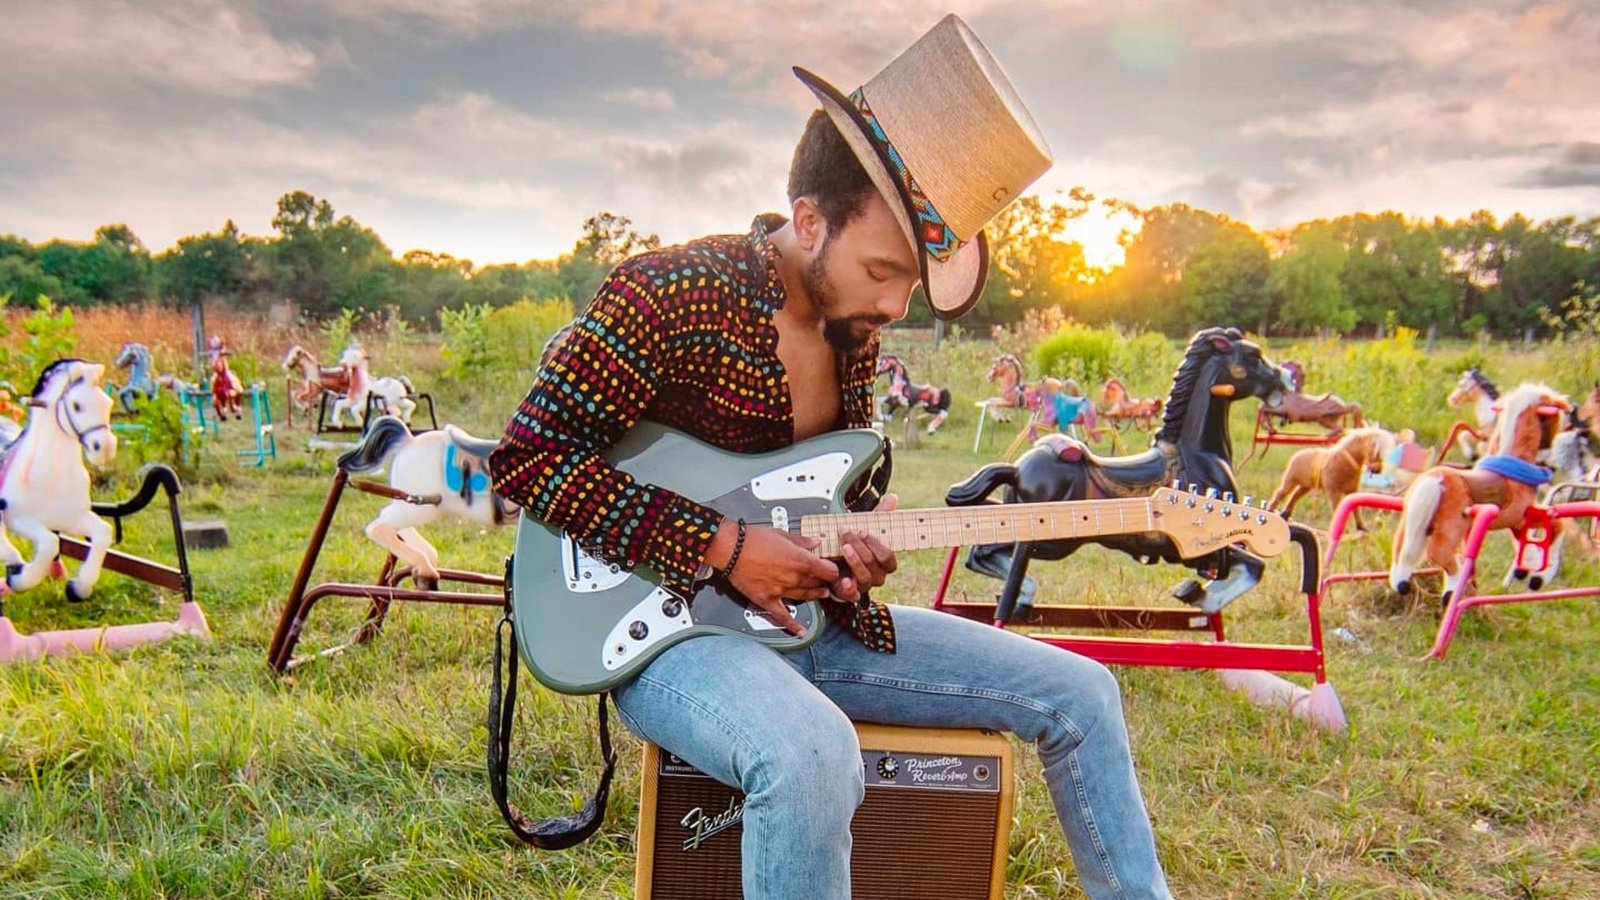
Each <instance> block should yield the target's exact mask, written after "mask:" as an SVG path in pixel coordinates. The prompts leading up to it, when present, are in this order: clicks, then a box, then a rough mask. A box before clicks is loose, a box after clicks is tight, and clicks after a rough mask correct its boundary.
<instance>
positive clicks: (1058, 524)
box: [800, 497, 1158, 557]
mask: <svg viewBox="0 0 1600 900" xmlns="http://www.w3.org/2000/svg"><path fill="white" fill-rule="evenodd" d="M1156 530H1158V529H1157V527H1156V524H1155V519H1154V517H1153V516H1152V515H1151V500H1150V498H1149V497H1138V498H1127V499H1117V500H1078V501H1065V502H1056V503H1007V504H995V505H988V506H959V507H935V508H932V509H897V510H893V511H890V512H860V513H833V514H826V515H811V516H805V517H803V518H801V520H800V533H801V534H802V535H805V536H806V537H814V538H817V539H819V540H820V541H822V545H821V546H820V547H818V548H817V554H818V555H820V556H824V557H829V556H838V555H839V553H840V544H839V535H840V534H841V533H844V532H854V533H856V534H865V535H872V536H873V537H876V538H877V539H878V540H880V541H882V542H883V543H884V544H885V545H886V546H887V547H888V548H889V549H890V550H893V551H895V552H900V551H904V550H931V549H935V548H939V547H959V546H963V545H971V544H1006V543H1014V542H1016V541H1053V540H1062V539H1066V538H1089V537H1098V536H1101V535H1109V534H1133V533H1137V532H1142V531H1156Z"/></svg>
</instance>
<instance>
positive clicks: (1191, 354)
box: [1156, 328, 1244, 444]
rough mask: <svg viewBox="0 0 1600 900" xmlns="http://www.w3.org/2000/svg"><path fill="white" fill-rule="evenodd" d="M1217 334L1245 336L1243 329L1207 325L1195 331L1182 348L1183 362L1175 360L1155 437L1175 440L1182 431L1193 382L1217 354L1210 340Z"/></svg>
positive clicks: (1197, 379) (1191, 395)
mask: <svg viewBox="0 0 1600 900" xmlns="http://www.w3.org/2000/svg"><path fill="white" fill-rule="evenodd" d="M1218 337H1224V338H1227V339H1228V340H1229V341H1239V340H1242V339H1243V338H1244V333H1243V332H1241V331H1239V329H1237V328H1207V329H1205V330H1203V331H1198V332H1195V336H1194V337H1193V338H1191V339H1190V340H1189V346H1188V347H1186V348H1184V351H1183V362H1180V363H1178V371H1177V372H1176V373H1174V374H1173V376H1172V390H1171V391H1170V392H1169V393H1168V394H1167V404H1166V405H1167V410H1166V412H1165V413H1164V414H1163V415H1162V418H1161V430H1160V431H1159V432H1157V433H1156V440H1158V441H1166V442H1167V443H1172V444H1176V443H1178V441H1179V437H1180V435H1181V434H1182V432H1183V419H1184V417H1185V416H1187V415H1188V414H1189V403H1190V401H1191V400H1192V399H1193V398H1194V386H1195V383H1196V382H1197V381H1199V379H1200V371H1201V369H1203V368H1205V364H1206V363H1207V362H1208V361H1209V360H1210V359H1211V357H1213V356H1215V355H1216V354H1217V349H1216V348H1215V347H1214V346H1212V344H1211V341H1212V339H1213V338H1218Z"/></svg>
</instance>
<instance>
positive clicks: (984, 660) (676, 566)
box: [491, 16, 1167, 900]
mask: <svg viewBox="0 0 1600 900" xmlns="http://www.w3.org/2000/svg"><path fill="white" fill-rule="evenodd" d="M796 74H797V75H798V76H799V77H800V78H801V79H802V80H803V81H804V82H805V83H806V85H807V87H809V88H811V90H812V91H813V92H814V93H815V94H816V95H817V97H818V99H819V100H820V101H821V102H822V105H823V109H822V110H819V111H817V112H816V113H814V114H813V115H812V116H811V118H810V120H809V121H808V122H807V124H806V128H805V132H804V134H803V135H802V137H801V138H800V141H799V144H798V146H797V147H796V149H795V155H794V160H793V163H792V166H791V169H790V174H789V198H790V203H791V206H790V218H789V219H787V220H785V219H783V218H781V217H777V216H762V217H759V218H757V219H756V221H755V224H754V226H753V227H752V229H751V231H750V233H749V234H748V235H743V236H720V237H710V238H705V239H703V240H699V241H694V242H691V243H689V244H685V245H683V246H681V247H674V248H668V249H664V250H660V251H657V252H652V253H647V254H644V255H642V256H638V257H634V258H633V259H630V260H628V261H626V262H624V263H622V264H621V265H619V266H618V267H617V268H616V269H615V270H613V271H612V273H611V274H610V276H609V277H608V279H607V280H606V282H605V284H604V285H602V286H601V288H600V290H599V292H598V293H597V294H596V296H595V298H594V300H593V301H592V302H591V303H590V305H589V307H588V308H587V309H586V310H585V311H584V313H583V314H582V315H581V316H580V317H579V319H578V321H577V322H576V323H575V326H574V327H573V329H572V331H571V333H570V334H569V335H568V336H567V338H566V339H565V340H564V341H563V342H562V344H561V345H560V347H559V348H558V349H557V350H556V351H555V352H554V354H553V355H552V357H551V358H550V360H549V362H548V364H547V365H546V366H544V367H543V368H542V369H541V371H540V374H539V376H538V379H537V381H536V382H535V384H534V386H533V389H532V390H531V391H530V392H529V394H528V396H527V398H526V399H525V400H524V401H523V403H522V405H521V407H520V409H519V410H518V411H517V413H516V415H515V416H514V417H513V418H512V420H511V422H510V423H509V424H508V425H507V427H506V434H505V437H504V439H503V440H502V442H501V444H500V447H499V449H498V450H497V451H496V452H495V454H494V456H493V458H492V463H491V464H492V469H493V471H494V474H495V484H496V487H497V488H498V489H499V490H500V491H501V492H502V493H503V494H504V495H505V496H506V497H507V498H508V499H510V500H513V501H515V502H517V503H519V504H521V505H522V506H523V508H524V509H526V510H527V511H528V512H529V513H530V514H532V515H534V516H536V517H538V518H540V519H541V520H543V521H545V522H547V523H548V524H550V525H552V526H554V527H557V528H560V529H562V530H564V531H566V532H567V533H569V534H571V535H572V536H573V537H575V538H577V539H578V540H580V541H582V542H585V543H586V544H587V545H589V546H592V547H594V548H595V550H596V552H598V553H600V554H601V555H604V556H607V557H610V558H612V559H615V560H620V561H621V562H623V563H624V564H626V565H628V566H633V565H644V566H646V567H648V568H649V569H651V570H653V571H654V572H655V573H656V574H657V575H658V576H660V578H661V583H662V585H663V586H664V587H666V588H668V589H670V590H673V591H675V592H677V593H679V594H680V595H684V596H689V595H692V593H693V587H694V585H695V584H696V582H697V581H699V580H701V579H705V578H710V577H716V578H722V579H724V580H725V581H727V582H728V583H730V584H731V585H732V586H733V587H734V588H736V589H737V590H738V591H740V592H741V593H742V594H743V595H744V596H745V597H747V598H749V599H750V600H751V601H752V602H753V603H755V604H756V605H758V606H760V607H761V608H762V609H764V610H765V611H767V613H768V614H769V615H771V616H772V617H773V618H774V620H776V621H777V622H779V623H780V624H782V625H783V626H784V627H786V628H789V629H790V630H791V631H795V632H797V633H798V632H799V630H800V629H799V626H798V625H797V624H796V623H795V622H794V620H793V618H792V617H791V616H790V615H789V613H788V612H787V610H786V609H785V608H784V606H783V604H782V600H783V598H790V599H800V600H826V601H828V602H827V603H826V604H825V606H826V607H827V609H828V612H829V617H830V622H829V623H828V626H827V628H826V630H825V632H824V634H823V636H822V637H821V638H820V639H819V640H818V641H817V642H816V643H814V644H812V645H811V646H810V647H808V648H806V649H804V650H801V651H799V652H795V653H792V654H781V653H778V652H775V651H773V650H771V649H769V648H767V647H765V646H764V645H761V644H758V643H757V642H755V641H751V640H748V639H746V638H742V637H736V636H717V637H702V638H696V639H693V640H689V641H684V642H682V643H679V644H677V645H675V646H673V647H672V648H670V649H668V650H667V651H665V652H664V653H662V654H661V655H660V656H659V657H657V658H656V659H655V660H654V661H653V662H651V663H650V665H649V666H648V667H646V668H645V669H644V670H643V672H642V673H641V674H640V675H638V676H637V677H636V678H635V679H634V680H632V681H630V682H627V683H625V684H624V685H623V686H621V687H619V688H617V689H616V690H615V692H614V698H615V701H616V705H617V708H618V709H619V710H620V711H621V714H622V716H623V719H624V720H625V721H626V722H627V724H628V726H629V728H630V729H632V730H633V731H634V732H635V733H637V734H638V735H640V736H641V737H643V738H645V739H647V740H650V741H653V742H655V743H657V744H659V745H661V746H662V747H664V748H666V749H667V750H669V751H670V752H672V753H674V754H676V755H677V756H679V757H681V758H682V759H684V760H686V761H688V762H689V763H691V764H692V765H694V766H696V767H697V768H699V769H700V770H702V771H704V772H706V773H708V774H710V775H711V776H713V777H715V778H717V779H719V780H721V781H723V782H724V783H727V784H729V785H734V786H737V787H738V788H740V789H741V790H743V791H744V793H745V794H746V797H747V801H746V806H745V813H744V838H743V841H744V842H743V878H744V893H745V896H747V897H751V898H769V900H770V898H780V900H781V898H790V897H793V898H806V900H818V898H824V900H834V898H848V897H849V896H850V867H849V866H850V863H849V860H850V828H849V826H850V819H851V817H852V815H853V814H854V812H855V809H856V806H857V805H858V804H859V803H860V802H861V800H862V797H863V791H864V788H863V781H862V772H861V758H860V755H859V749H858V747H857V745H856V739H855V733H854V731H853V729H852V727H851V724H850V723H851V720H862V721H872V722H881V723H886V724H896V725H911V726H938V727H965V728H989V729H994V730H1005V731H1011V732H1014V733H1016V734H1018V735H1019V736H1021V737H1022V738H1024V739H1026V740H1028V741H1032V742H1034V743H1036V744H1037V745H1038V747H1039V753H1040V756H1041V759H1042V761H1043V763H1044V772H1045V777H1046V780H1047V782H1048V784H1049V788H1050V795H1051V798H1052V800H1053V801H1054V803H1055V806H1056V810H1057V813H1058V814H1059V815H1060V817H1061V819H1062V822H1063V825H1064V829H1065V831H1066V835H1067V838H1068V841H1069V843H1070V846H1071V848H1072V852H1073V856H1074V859H1075V861H1076V862H1077V868H1078V872H1079V876H1080V878H1081V879H1082V882H1083V884H1084V887H1085V889H1086V890H1087V891H1088V892H1089V893H1090V895H1091V896H1095V897H1165V896H1167V890H1166V884H1165V880H1164V878H1163V875H1162V872H1161V868H1160V865H1159V863H1158V861H1157V859H1156V855H1155V846H1154V840H1153V837H1152V835H1151V830H1150V825H1149V820H1148V818H1147V816H1146V814H1145V810H1144V805H1143V802H1142V800H1141V798H1140V796H1139V788H1138V783H1137V781H1136V779H1135V777H1134V773H1133V765H1132V760H1131V758H1130V755H1129V751H1128V743H1127V730H1126V727H1125V725H1124V723H1123V717H1122V707H1121V700H1120V697H1119V694H1118V690H1117V686H1116V683H1115V681H1114V680H1113V679H1112V677H1111V675H1110V674H1109V673H1108V672H1107V671H1106V669H1105V668H1104V667H1103V666H1101V665H1099V664H1098V663H1095V662H1093V661H1090V660H1087V659H1084V658H1082V657H1079V656H1076V655H1074V654H1071V653H1067V652H1064V651H1061V650H1058V649H1055V648H1053V647H1049V646H1047V645H1044V644H1042V643H1039V642H1036V641H1032V640H1029V639H1027V638H1024V637H1020V636H1017V635H1014V634H1011V633H1009V632H1006V631H1003V630H1000V629H995V628H990V627H986V626H983V625H979V624H977V623H973V622H969V621H965V620H962V619H959V618H957V617H955V616H950V615H945V614H941V613H935V612H933V611H931V610H927V609H921V608H910V607H896V608H894V609H893V610H892V611H891V610H890V609H889V608H887V607H885V606H883V605H881V604H878V603H876V602H873V601H872V600H871V599H870V598H869V597H868V592H869V590H870V589H873V588H877V587H879V586H880V585H882V584H884V581H885V578H886V576H887V575H889V574H890V573H892V572H893V571H894V569H895V564H896V562H895V558H894V555H893V554H892V553H891V552H889V551H888V550H887V549H886V548H885V547H884V546H883V545H882V544H881V543H879V542H878V541H876V540H875V539H871V538H864V537H860V536H851V537H850V538H849V539H848V540H846V542H845V543H844V547H843V551H842V552H843V558H842V559H841V560H839V561H837V562H835V561H828V560H823V559H819V558H818V557H816V556H815V555H813V554H812V553H811V552H810V551H811V548H812V547H813V546H814V544H813V543H812V542H811V541H809V540H808V539H805V538H801V537H799V536H796V535H793V534H790V533H788V532H786V531H780V530H776V529H772V528H767V527H763V526H759V525H748V526H747V525H745V524H744V523H742V522H739V523H736V522H732V521H729V520H726V519H723V518H722V517H721V516H720V515H719V514H717V513H716V512H715V511H713V510H711V509H708V508H706V507H703V506H701V505H699V504H697V503H694V502H692V501H690V500H688V499H687V498H684V497H682V496H679V495H677V494H674V493H672V492H670V491H667V490H664V489H661V488H658V487H654V486H652V485H645V484H639V483H637V482H635V481H634V480H633V479H632V478H631V477H630V476H628V475H626V474H623V473H621V472H619V471H617V470H616V469H614V468H613V467H611V466H610V465H609V463H608V462H607V461H606V460H605V458H604V456H603V455H602V453H603V451H604V450H605V449H606V448H607V447H609V446H610V445H611V444H613V443H615V442H616V441H617V440H618V439H620V438H621V436H622V435H623V434H624V433H625V432H626V431H627V430H628V429H629V428H631V427H632V426H633V425H634V424H635V423H636V422H638V421H639V420H640V419H643V418H649V419H652V420H655V421H658V422H661V423H663V424H666V425H669V426H672V427H674V428H678V429H680V430H683V431H686V432H688V433H690V434H693V435H695V436H696V437H699V438H700V439H702V440H704V441H707V442H709V443H712V444H715V445H717V446H719V447H723V448H725V449H729V450H734V451H738V452H752V453H753V452H763V451H770V450H774V449H777V448H781V447H785V446H788V445H789V444H791V443H793V442H795V441H799V440H803V439H805V438H809V437H813V436H815V435H818V434H821V433H823V432H827V431H831V430H835V429H839V428H862V427H866V426H867V425H868V424H869V423H870V421H871V412H872V382H873V371H874V364H875V361H876V358H877V353H878V337H879V330H880V329H881V328H882V327H883V326H884V325H886V324H888V323H889V322H893V321H895V320H897V319H899V318H901V317H902V316H904V314H905V312H906V307H907V304H908V303H909V302H910V297H911V294H912V291H913V289H914V288H915V287H916V286H917V285H918V284H919V283H920V284H921V285H922V286H923V287H924V290H925V292H926V296H927V298H928V302H929V303H930V305H931V306H932V308H933V310H934V312H935V314H937V315H940V316H941V317H945V318H954V317H956V316H959V315H960V314H962V313H964V312H965V311H966V310H967V309H970V308H971V306H972V304H973V303H974V302H976V299H977V296H978V293H979V291H980V290H981V289H982V287H983V280H984V275H985V272H986V269H987V245H986V243H985V241H984V238H983V236H982V231H981V229H982V226H983V225H984V223H986V222H987V221H988V220H989V219H990V218H992V217H993V216H994V215H995V214H996V213H998V212H999V211H1000V210H1001V209H1002V208H1004V207H1005V205H1006V204H1007V203H1009V202H1010V200H1011V199H1012V198H1014V197H1015V196H1016V195H1017V194H1018V193H1019V192H1020V191H1021V190H1022V189H1023V188H1025V187H1026V186H1027V184H1028V183H1030V182H1031V181H1032V180H1033V179H1034V178H1036V177H1037V176H1038V175H1039V174H1041V173H1042V172H1043V171H1044V170H1045V169H1046V168H1048V166H1049V151H1048V149H1046V147H1045V144H1044V140H1043V138H1042V136H1040V135H1039V133H1038V129H1037V127H1036V126H1035V125H1034V124H1033V122H1032V120H1031V119H1030V118H1029V117H1028V114H1027V112H1026V110H1025V108H1024V107H1023V106H1022V103H1021V100H1020V99H1018V98H1017V97H1016V94H1015V92H1014V90H1013V89H1012V87H1011V85H1010V83H1009V82H1007V81H1006V79H1005V76H1004V75H1003V74H1002V73H1001V72H1000V69H999V66H998V65H997V64H996V63H995V62H994V60H993V58H992V57H990V56H989V54H988V51H987V50H986V49H984V47H983V45H982V44H981V43H979V42H978V40H977V38H976V37H975V36H974V35H973V34H972V32H971V31H970V30H968V29H967V27H966V25H965V24H963V23H962V22H961V21H960V20H959V19H957V18H955V17H954V16H949V17H947V18H945V19H944V20H943V21H942V22H940V23H939V25H937V26H936V27H935V28H934V29H933V30H932V31H930V32H929V33H928V34H927V35H925V36H924V37H923V38H922V39H920V40H919V41H918V42H917V43H916V44H915V45H913V46H912V47H911V48H910V49H908V50H907V51H906V52H905V53H903V54H902V55H901V56H900V57H899V58H897V59H896V60H895V61H894V62H893V63H891V64H890V66H889V67H888V68H886V69H885V70H884V71H883V72H881V73H879V75H878V76H876V77H875V78H874V79H873V80H872V81H870V82H868V83H867V84H866V85H864V86H863V87H862V88H861V89H860V90H858V91H857V92H856V93H855V94H854V95H852V96H851V97H848V98H847V97H845V96H844V95H843V94H841V93H839V92H838V91H836V90H835V89H834V88H833V87H832V86H830V85H828V84H827V83H826V82H823V81H822V80H821V79H819V78H817V77H816V76H814V75H811V74H810V73H808V72H804V71H803V70H799V69H797V70H796ZM893 503H894V499H893V496H892V495H890V496H887V497H885V498H884V500H883V503H881V504H880V505H879V508H880V509H883V508H890V507H892V505H893Z"/></svg>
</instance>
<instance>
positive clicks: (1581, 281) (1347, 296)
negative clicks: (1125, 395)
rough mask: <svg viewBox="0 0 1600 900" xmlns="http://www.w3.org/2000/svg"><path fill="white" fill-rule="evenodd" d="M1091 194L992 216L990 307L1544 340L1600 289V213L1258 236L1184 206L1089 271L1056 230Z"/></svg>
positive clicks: (1013, 314)
mask: <svg viewBox="0 0 1600 900" xmlns="http://www.w3.org/2000/svg"><path fill="white" fill-rule="evenodd" d="M1095 202H1096V201H1095V198H1094V197H1093V196H1092V195H1089V194H1087V193H1085V192H1083V191H1081V190H1075V191H1073V192H1071V193H1070V195H1069V196H1068V197H1067V199H1066V200H1065V201H1064V202H1046V201H1044V200H1042V199H1040V198H1037V197H1027V198H1023V199H1021V200H1019V201H1018V202H1017V203H1015V204H1013V205H1012V206H1011V207H1010V208H1009V209H1008V210H1006V212H1005V213H1003V214H1002V215H1001V216H1000V217H999V219H997V221H996V222H995V223H994V225H993V226H992V230H991V237H993V238H994V239H995V240H993V241H992V242H991V243H992V246H993V247H994V251H993V262H994V266H993V270H992V271H993V274H992V275H991V279H992V280H991V282H990V284H989V285H988V287H987V288H986V290H985V293H984V298H983V300H982V301H981V303H980V305H979V308H978V312H979V314H980V315H982V316H984V317H985V318H987V319H989V320H991V321H995V322H1010V321H1014V320H1015V319H1017V318H1018V317H1020V316H1021V315H1022V314H1024V313H1025V312H1026V311H1027V310H1028V309H1031V308H1037V307H1052V306H1054V307H1059V308H1062V309H1065V310H1067V311H1068V312H1069V313H1071V314H1072V315H1073V316H1074V317H1076V318H1078V319H1079V320H1082V321H1085V322H1089V323H1096V324H1099V323H1109V322H1116V323H1119V324H1122V325H1131V326H1143V327H1147V328H1153V329H1158V330H1161V331H1165V332H1167V333H1169V334H1185V333H1189V332H1191V331H1193V330H1194V329H1196V328H1199V327H1204V326H1206V325H1214V324H1218V323H1234V324H1239V325H1242V326H1245V327H1248V328H1252V329H1254V330H1256V331H1257V332H1259V333H1261V334H1306V333H1317V332H1320V333H1337V334H1352V333H1372V334H1384V333H1387V332H1392V330H1393V328H1394V327H1395V326H1397V325H1398V326H1406V327H1410V328H1415V329H1417V330H1418V331H1421V332H1424V333H1427V334H1429V335H1430V336H1431V335H1434V334H1442V335H1476V334H1480V333H1484V332H1487V333H1490V334H1493V335H1498V336H1501V337H1506V338H1511V337H1522V338H1532V337H1535V336H1540V335H1547V334H1550V333H1552V332H1561V331H1564V330H1569V329H1570V328H1571V327H1572V316H1570V315H1565V314H1566V313H1570V312H1571V311H1573V310H1588V309H1593V308H1594V307H1595V304H1596V302H1597V299H1600V216H1597V217H1592V218H1588V219H1584V220H1581V221H1580V220H1578V219H1575V218H1572V217H1566V218H1558V219H1550V220H1548V221H1544V222H1538V223H1535V222H1533V221H1530V220H1529V219H1528V218H1526V217H1525V216H1522V215H1513V216H1512V217H1510V218H1508V219H1506V220H1505V221H1503V222H1501V221H1497V220H1496V219H1495V217H1494V215H1492V214H1491V213H1488V212H1477V213H1474V214H1473V215H1471V216H1469V217H1467V218H1464V219H1458V220H1454V221H1451V220H1446V219H1443V218H1435V219H1433V220H1431V221H1427V220H1422V219H1414V218H1409V217H1406V216H1404V215H1401V214H1400V213H1397V212H1384V213H1379V214H1367V213H1361V214H1354V215H1347V216H1341V217H1339V218H1337V219H1317V220H1315V221H1311V222H1304V223H1301V224H1299V225H1296V226H1294V227H1293V228H1289V229H1284V230H1280V231H1269V232H1265V233H1263V232H1258V231H1256V230H1254V229H1252V228H1250V227H1249V226H1248V225H1245V224H1244V223H1242V222H1238V221H1235V220H1232V219H1230V218H1228V217H1227V216H1225V215H1219V214H1216V213H1212V212H1208V211H1206V210H1203V209H1197V208H1194V207H1191V206H1187V205H1185V204H1182V203H1173V204H1167V205H1163V206H1154V207H1148V208H1140V207H1136V206H1134V205H1132V204H1128V203H1123V202H1121V201H1117V200H1106V201H1099V202H1100V203H1102V204H1104V205H1105V206H1107V207H1109V208H1112V209H1116V210H1121V211H1125V212H1128V213H1131V214H1132V215H1133V216H1135V217H1136V218H1137V219H1138V220H1139V221H1140V227H1139V229H1138V231H1137V232H1136V233H1133V234H1132V235H1131V236H1130V235H1127V234H1126V233H1125V234H1124V238H1123V242H1122V243H1123V246H1124V249H1125V251H1126V258H1125V260H1124V262H1123V264H1122V265H1121V266H1120V267H1118V268H1116V269H1113V270H1112V271H1110V272H1098V271H1095V270H1091V269H1090V268H1089V266H1088V265H1087V263H1086V262H1085V260H1084V256H1083V248H1082V247H1080V246H1078V245H1077V244H1073V243H1069V242H1066V241H1062V240H1059V239H1058V238H1057V237H1055V236H1056V235H1058V234H1059V233H1060V231H1061V228H1062V226H1063V225H1064V224H1066V223H1067V222H1069V221H1070V220H1072V219H1073V218H1076V217H1078V216H1082V215H1086V214H1088V213H1089V212H1090V210H1091V206H1092V204H1094V203H1095ZM995 276H998V277H995Z"/></svg>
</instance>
